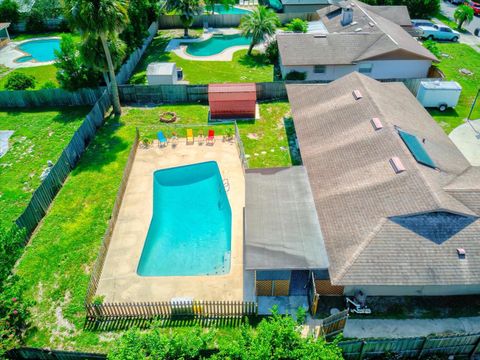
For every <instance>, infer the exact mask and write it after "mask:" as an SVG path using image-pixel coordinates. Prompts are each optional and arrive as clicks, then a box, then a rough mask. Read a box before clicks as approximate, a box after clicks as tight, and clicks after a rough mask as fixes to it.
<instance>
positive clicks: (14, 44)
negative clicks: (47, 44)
mask: <svg viewBox="0 0 480 360" xmlns="http://www.w3.org/2000/svg"><path fill="white" fill-rule="evenodd" d="M46 39H60V38H59V37H58V36H49V37H39V38H32V39H27V40H22V41H10V42H9V43H8V44H7V45H6V46H5V47H3V48H2V49H0V65H5V66H6V67H9V68H12V69H17V68H27V67H36V66H43V65H51V64H54V63H55V61H42V62H38V61H34V60H31V61H26V62H23V63H19V62H16V61H15V60H16V59H18V58H19V57H22V56H25V54H26V53H24V52H23V51H21V50H19V49H18V45H21V44H23V43H25V42H29V41H35V40H46Z"/></svg>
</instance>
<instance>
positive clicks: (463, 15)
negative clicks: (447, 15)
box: [453, 4, 474, 30]
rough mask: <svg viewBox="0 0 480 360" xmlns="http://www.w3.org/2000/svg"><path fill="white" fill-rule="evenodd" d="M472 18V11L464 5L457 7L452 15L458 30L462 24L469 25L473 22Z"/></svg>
mask: <svg viewBox="0 0 480 360" xmlns="http://www.w3.org/2000/svg"><path fill="white" fill-rule="evenodd" d="M473 16H474V11H473V9H472V8H471V7H470V6H468V5H466V4H462V5H459V6H458V7H457V9H456V10H455V12H454V13H453V18H454V19H455V21H456V22H457V23H458V29H459V30H461V29H462V26H463V23H467V24H470V23H471V22H472V20H473Z"/></svg>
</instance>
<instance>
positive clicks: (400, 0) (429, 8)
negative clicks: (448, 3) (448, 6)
mask: <svg viewBox="0 0 480 360" xmlns="http://www.w3.org/2000/svg"><path fill="white" fill-rule="evenodd" d="M364 2H365V3H367V4H370V5H404V6H406V7H407V8H408V12H409V13H410V17H411V18H412V19H429V18H431V17H433V16H435V15H436V14H437V13H439V12H440V0H365V1H364Z"/></svg>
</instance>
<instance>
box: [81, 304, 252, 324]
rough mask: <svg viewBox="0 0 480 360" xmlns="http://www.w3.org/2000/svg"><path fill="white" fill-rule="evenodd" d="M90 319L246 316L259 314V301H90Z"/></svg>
mask: <svg viewBox="0 0 480 360" xmlns="http://www.w3.org/2000/svg"><path fill="white" fill-rule="evenodd" d="M86 309H87V318H88V319H89V320H99V321H102V320H116V319H122V320H124V319H153V318H158V319H168V318H172V317H175V316H182V317H183V316H185V317H196V318H217V317H221V318H226V317H243V316H253V315H256V314H257V304H256V303H255V302H244V301H193V300H192V301H159V302H137V303H105V304H87V305H86Z"/></svg>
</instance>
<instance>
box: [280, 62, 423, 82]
mask: <svg viewBox="0 0 480 360" xmlns="http://www.w3.org/2000/svg"><path fill="white" fill-rule="evenodd" d="M362 64H371V65H372V71H371V73H369V74H365V75H368V76H370V77H372V78H374V79H378V80H385V79H415V78H426V77H427V75H428V70H429V69H430V66H431V65H432V62H431V61H430V60H375V61H364V62H360V63H358V64H355V65H327V66H326V67H325V72H324V73H321V74H317V73H315V72H314V66H313V65H310V66H284V65H282V64H281V65H280V69H281V71H282V76H283V77H285V76H286V75H287V74H288V73H289V72H290V71H299V72H306V73H307V78H306V80H320V81H333V80H336V79H338V78H341V77H342V76H345V75H347V74H349V73H351V72H354V71H358V70H359V68H360V65H362Z"/></svg>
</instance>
